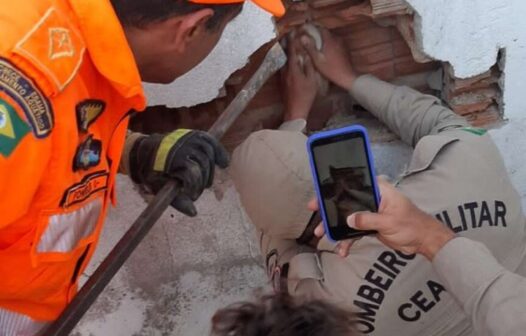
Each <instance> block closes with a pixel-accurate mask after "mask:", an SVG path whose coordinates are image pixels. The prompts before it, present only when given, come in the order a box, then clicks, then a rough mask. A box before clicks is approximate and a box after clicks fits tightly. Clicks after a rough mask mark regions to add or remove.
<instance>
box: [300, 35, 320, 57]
mask: <svg viewBox="0 0 526 336" xmlns="http://www.w3.org/2000/svg"><path fill="white" fill-rule="evenodd" d="M300 41H301V44H302V45H303V47H304V48H305V50H306V51H307V53H308V54H309V56H310V57H311V59H312V61H314V63H316V62H318V61H319V59H320V52H319V51H318V49H316V44H315V42H314V40H313V39H312V38H311V37H310V36H307V35H302V36H301V37H300Z"/></svg>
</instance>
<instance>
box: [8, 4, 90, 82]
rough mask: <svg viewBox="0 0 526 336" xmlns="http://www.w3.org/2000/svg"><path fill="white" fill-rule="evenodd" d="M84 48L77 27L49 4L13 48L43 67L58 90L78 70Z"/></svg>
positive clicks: (38, 67)
mask: <svg viewBox="0 0 526 336" xmlns="http://www.w3.org/2000/svg"><path fill="white" fill-rule="evenodd" d="M85 50H86V47H85V45H84V41H83V39H82V37H81V34H80V32H79V31H78V29H77V28H76V27H75V26H74V25H73V24H72V23H71V22H70V21H69V19H68V18H67V17H66V16H65V15H62V14H61V13H59V12H58V11H57V9H55V8H53V7H51V8H50V9H49V10H48V11H47V12H46V13H45V14H44V16H43V17H42V18H41V19H40V20H39V21H38V22H37V23H36V24H35V26H34V27H33V28H32V29H31V30H30V31H29V32H28V33H27V34H26V35H25V36H24V37H23V38H22V39H21V40H20V41H19V42H18V43H17V44H16V46H15V48H14V50H13V52H14V53H16V54H18V55H20V56H22V57H24V58H25V59H27V60H29V61H30V62H31V63H32V64H33V65H34V66H35V67H36V68H37V69H39V70H40V71H42V73H43V74H45V75H46V76H47V77H48V78H49V80H50V81H51V82H52V83H53V84H54V85H55V86H56V88H57V89H58V91H59V92H60V91H62V90H64V88H65V87H66V86H67V85H68V84H69V83H70V82H71V80H72V79H73V78H74V77H75V75H76V74H77V71H78V69H79V68H80V65H81V64H82V58H83V55H84V52H85Z"/></svg>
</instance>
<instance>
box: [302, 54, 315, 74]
mask: <svg viewBox="0 0 526 336" xmlns="http://www.w3.org/2000/svg"><path fill="white" fill-rule="evenodd" d="M303 69H304V72H305V76H307V78H309V79H313V78H314V75H315V74H316V70H315V69H314V65H313V64H312V60H311V58H310V57H309V56H307V57H305V59H304V65H303Z"/></svg>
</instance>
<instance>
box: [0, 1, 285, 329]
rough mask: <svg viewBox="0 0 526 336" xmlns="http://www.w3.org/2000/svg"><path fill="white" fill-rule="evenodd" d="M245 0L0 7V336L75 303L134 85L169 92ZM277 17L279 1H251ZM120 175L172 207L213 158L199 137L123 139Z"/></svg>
mask: <svg viewBox="0 0 526 336" xmlns="http://www.w3.org/2000/svg"><path fill="white" fill-rule="evenodd" d="M243 1H244V0H190V1H187V0H111V1H110V0H89V1H84V0H29V1H2V2H1V4H0V13H1V18H0V32H1V36H2V38H1V39H0V194H1V195H2V198H1V201H0V335H1V336H5V335H7V336H12V335H33V334H35V333H37V332H38V331H39V330H41V329H42V328H43V327H44V326H45V325H46V324H47V323H49V322H50V321H53V320H55V319H56V318H57V317H58V316H59V314H60V313H61V312H62V310H63V309H64V308H65V307H66V305H67V304H68V302H70V301H71V299H72V298H73V297H74V296H75V293H76V291H77V280H78V277H79V275H80V274H82V272H83V271H84V269H85V268H86V266H87V264H88V262H89V260H90V258H91V256H92V255H93V252H94V250H95V247H96V245H97V242H98V240H99V235H100V232H101V231H102V224H103V221H104V217H105V214H106V212H107V210H108V207H109V205H110V202H113V203H114V204H115V201H116V200H115V190H114V187H115V176H116V174H117V171H118V170H119V163H120V161H121V154H122V152H123V147H124V143H125V137H126V133H127V126H128V119H129V115H130V111H131V110H137V111H141V110H143V109H144V107H145V97H144V92H143V89H142V84H141V81H146V82H155V83H169V82H172V81H173V80H174V79H176V78H177V77H179V76H181V75H183V74H184V73H186V72H188V71H189V70H190V69H192V68H193V67H195V66H196V65H197V64H198V63H200V62H201V61H202V60H203V59H204V58H205V57H206V56H207V55H208V54H209V53H210V51H211V50H212V49H213V48H214V46H215V45H216V44H217V42H218V41H219V38H220V36H221V34H222V32H223V30H224V28H225V27H226V25H227V24H228V23H229V22H230V21H231V20H232V19H233V18H234V17H235V16H236V15H237V14H238V13H239V12H240V11H241V8H242V3H243ZM255 3H257V4H259V5H260V6H261V7H262V8H264V9H267V10H269V11H270V12H272V13H274V14H275V15H281V14H283V13H284V7H283V5H282V3H281V2H280V0H256V1H255ZM126 154H127V155H126V156H125V158H124V159H123V167H121V169H122V168H123V169H122V170H123V171H125V172H127V173H128V174H129V175H130V176H131V178H132V179H133V180H134V181H135V182H136V183H139V184H141V185H143V186H144V188H145V189H147V190H148V191H150V192H152V193H156V192H157V191H158V190H159V189H160V188H161V187H162V185H163V184H164V183H166V181H168V180H169V179H175V180H177V181H179V182H180V185H181V197H178V198H177V199H175V200H174V201H173V203H172V204H173V205H174V207H176V208H177V209H178V210H180V211H182V212H184V213H186V214H188V215H195V214H196V210H195V207H194V205H193V202H194V201H195V200H196V199H197V198H198V197H199V196H200V195H201V193H202V192H203V190H204V189H205V188H207V187H209V186H210V185H211V184H212V181H213V177H214V167H215V166H216V165H218V166H220V167H221V168H224V167H226V165H227V164H228V155H227V153H226V151H225V149H224V148H223V147H222V146H221V145H220V144H219V143H218V141H217V140H216V139H213V138H212V137H211V136H210V135H208V134H207V133H205V132H200V131H192V130H177V131H175V132H173V133H171V134H163V135H151V136H143V135H133V136H131V137H130V138H129V141H128V142H127V149H126Z"/></svg>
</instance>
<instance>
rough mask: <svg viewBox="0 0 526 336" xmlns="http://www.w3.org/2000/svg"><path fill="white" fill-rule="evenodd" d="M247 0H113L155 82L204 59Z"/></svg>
mask: <svg viewBox="0 0 526 336" xmlns="http://www.w3.org/2000/svg"><path fill="white" fill-rule="evenodd" d="M259 2H261V3H263V2H269V3H272V4H273V6H276V4H278V3H279V4H281V2H280V0H256V3H259ZM243 3H244V0H111V4H112V5H113V8H114V10H115V13H116V14H117V17H118V18H119V21H120V22H121V24H122V26H123V28H124V32H125V34H126V37H127V39H128V43H129V44H130V47H131V50H132V52H133V54H134V57H135V61H136V62H137V66H138V68H139V72H140V75H141V79H142V80H143V81H145V82H153V83H169V82H172V81H173V80H175V79H176V78H177V77H180V76H182V75H183V74H185V73H186V72H188V71H190V70H191V69H192V68H194V67H195V66H196V65H197V64H199V63H200V62H201V61H202V60H203V59H204V58H205V57H206V56H207V55H208V54H209V53H210V52H211V51H212V49H213V48H214V47H215V46H216V44H217V42H218V41H219V39H220V37H221V34H222V33H223V31H224V29H225V27H226V25H227V24H228V23H229V22H230V21H231V20H232V19H234V17H236V16H237V14H239V13H240V12H241V9H242V7H243ZM261 6H262V7H263V8H265V6H266V5H261ZM272 8H274V7H272ZM272 8H270V9H269V10H272ZM277 14H279V13H277ZM94 15H96V13H95V14H94ZM110 57H111V55H110Z"/></svg>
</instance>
